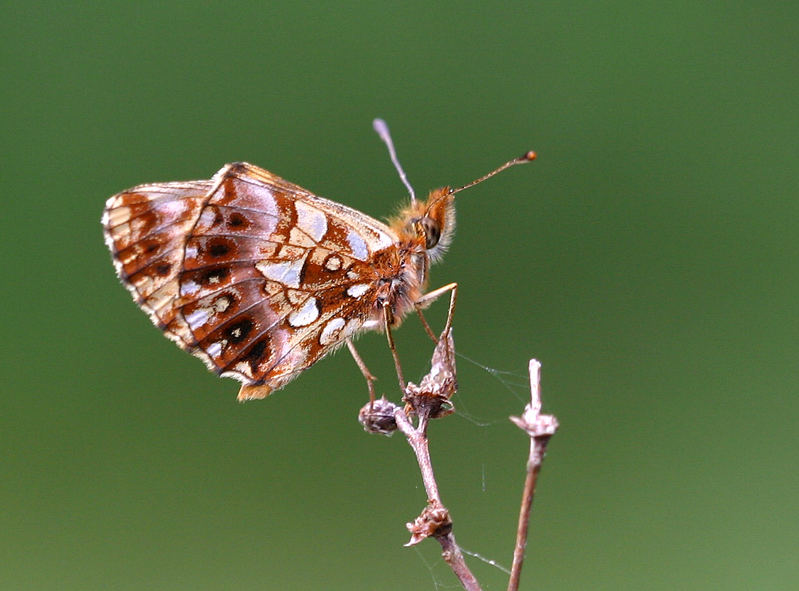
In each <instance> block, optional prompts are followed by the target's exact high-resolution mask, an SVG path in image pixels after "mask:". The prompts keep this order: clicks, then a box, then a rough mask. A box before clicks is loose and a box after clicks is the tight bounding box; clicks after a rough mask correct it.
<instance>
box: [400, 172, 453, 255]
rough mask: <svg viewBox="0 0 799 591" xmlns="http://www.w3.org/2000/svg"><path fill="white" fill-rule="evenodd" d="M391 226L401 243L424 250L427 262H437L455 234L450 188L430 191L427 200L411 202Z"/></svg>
mask: <svg viewBox="0 0 799 591" xmlns="http://www.w3.org/2000/svg"><path fill="white" fill-rule="evenodd" d="M393 226H394V228H395V229H396V230H397V231H398V233H399V234H400V236H401V237H402V238H403V239H404V240H406V241H410V242H412V243H414V244H415V245H416V246H417V247H418V248H419V249H422V250H424V251H425V252H426V254H427V257H428V258H429V260H430V262H435V261H437V260H439V259H440V258H441V257H442V256H443V255H444V253H445V252H446V250H447V248H448V247H449V245H450V243H451V242H452V237H453V235H454V233H455V202H454V198H453V195H452V194H451V192H450V188H449V187H443V188H441V189H435V190H433V191H431V192H430V195H429V196H428V198H427V201H418V200H417V201H413V202H412V203H411V204H410V205H409V206H408V207H406V208H405V209H404V210H403V211H402V212H400V214H399V216H398V217H397V219H395V221H394V224H393Z"/></svg>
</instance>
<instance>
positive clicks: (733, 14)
mask: <svg viewBox="0 0 799 591" xmlns="http://www.w3.org/2000/svg"><path fill="white" fill-rule="evenodd" d="M2 15H3V17H2V22H0V30H2V41H0V43H2V60H3V78H4V87H5V91H4V92H3V98H2V117H3V131H4V133H3V136H4V140H5V141H4V143H5V145H6V147H5V149H4V150H3V153H4V157H3V165H2V169H3V181H4V186H5V190H4V198H3V213H2V216H0V219H2V242H3V246H4V251H5V252H6V253H7V254H8V255H9V256H7V257H6V263H5V268H4V271H3V280H2V292H3V305H2V312H0V313H1V314H2V326H3V336H4V339H3V340H4V346H3V355H2V359H3V361H2V368H3V376H2V378H3V382H2V383H3V395H2V397H1V398H0V413H1V416H0V445H1V446H2V447H1V449H2V459H0V466H2V473H0V588H2V589H3V590H5V589H81V590H83V589H118V590H128V589H137V590H138V589H170V590H171V589H233V588H236V589H253V590H255V589H342V590H343V589H347V590H349V589H398V590H399V589H403V590H404V589H431V590H433V589H449V588H453V585H456V582H455V580H454V578H453V577H452V576H451V574H449V572H448V571H447V569H446V568H445V565H443V564H442V563H441V560H440V558H439V556H438V554H439V548H438V545H437V544H435V543H433V542H426V543H424V544H422V545H421V546H419V547H418V550H417V551H415V550H411V549H405V548H403V547H402V544H403V543H404V542H405V541H406V540H407V538H408V533H407V531H406V530H405V527H404V524H405V522H406V521H409V520H411V519H413V517H415V516H416V515H417V514H418V512H419V511H420V510H421V508H422V506H423V504H424V501H425V496H424V492H423V489H422V488H421V485H420V482H419V477H418V471H417V469H416V467H415V463H414V461H413V458H412V454H411V452H410V448H408V446H407V445H406V444H405V442H404V441H403V440H402V439H401V438H400V437H394V438H391V439H385V438H382V437H375V436H369V435H367V434H365V433H364V432H363V431H362V430H361V428H360V426H359V425H358V423H357V422H356V420H355V419H356V413H357V410H358V408H359V407H360V406H361V404H363V402H364V400H365V388H364V385H363V380H362V378H361V376H360V374H359V373H358V371H357V369H356V368H355V366H354V364H353V363H352V361H351V360H350V359H349V358H348V356H347V355H346V353H343V354H339V355H336V356H334V357H333V358H329V359H326V360H325V361H324V362H322V363H319V364H318V365H316V366H315V367H314V368H313V369H311V370H310V371H308V372H307V373H306V374H305V375H303V376H302V377H301V378H300V379H298V380H297V381H295V382H293V383H292V384H291V385H290V386H288V387H287V388H286V389H285V390H284V391H281V392H279V393H278V394H276V395H274V396H273V397H272V398H270V399H269V400H267V401H264V402H254V403H248V404H245V405H240V404H237V403H236V402H235V394H236V391H237V385H236V383H235V382H233V381H229V380H218V379H217V378H215V377H214V376H213V375H211V374H210V373H208V372H206V371H205V369H204V368H203V366H202V364H201V363H200V362H199V361H197V360H195V359H193V358H191V357H190V356H188V355H186V354H185V353H183V352H181V351H180V350H178V349H177V348H176V347H175V346H174V345H173V344H171V343H170V342H168V341H167V340H166V339H164V338H163V337H162V336H161V335H160V334H159V332H158V331H157V330H156V329H155V328H154V327H153V326H151V325H150V322H149V321H148V319H147V318H146V316H145V315H144V314H143V313H141V312H140V311H139V310H137V309H136V307H135V306H134V305H133V303H132V302H131V300H130V297H129V295H128V294H127V292H126V291H125V290H124V289H123V288H122V287H121V286H120V285H119V283H118V281H117V280H116V278H115V276H114V273H113V269H112V266H111V263H110V258H109V254H108V252H107V251H106V248H105V246H104V245H103V240H102V235H101V230H100V224H99V219H100V213H101V210H102V206H103V203H104V201H105V199H106V198H107V197H108V196H109V195H111V194H113V193H115V192H117V191H120V190H122V189H125V188H127V187H130V186H132V185H134V184H138V183H142V182H149V181H166V180H184V179H193V178H208V177H210V176H211V175H213V173H214V172H215V171H216V170H217V169H218V168H219V167H220V166H221V165H223V164H224V163H225V162H229V161H234V160H248V161H251V162H254V163H257V164H259V165H261V166H263V167H265V168H268V169H270V170H272V171H274V172H276V173H278V174H280V175H282V176H284V177H285V178H287V179H290V180H292V181H294V182H296V183H299V184H301V185H303V186H305V187H307V188H308V189H310V190H312V191H314V192H316V193H318V194H321V195H324V196H327V197H329V198H332V199H336V200H338V201H341V202H344V203H346V204H348V205H351V206H353V207H356V208H358V209H361V210H363V211H365V212H367V213H369V214H371V215H374V216H375V217H381V218H382V217H384V216H386V215H388V214H390V213H392V212H393V211H394V210H395V208H396V207H397V204H398V203H400V202H402V201H403V200H404V199H406V195H405V191H404V189H403V187H402V185H401V184H400V182H399V180H398V178H397V176H396V174H395V172H394V170H393V169H392V167H391V164H390V162H389V159H388V157H387V154H386V151H385V149H384V147H383V145H382V144H381V143H380V141H379V139H378V138H377V136H376V135H375V134H374V133H373V131H372V128H371V121H372V118H373V117H376V116H381V117H384V118H385V119H386V120H387V121H388V123H389V124H390V126H391V128H392V131H393V135H394V139H395V142H396V144H397V148H398V151H399V154H400V157H401V160H402V162H403V164H404V166H405V168H406V170H407V172H408V175H409V177H410V179H411V181H412V182H413V183H414V185H415V187H416V189H417V191H418V192H420V193H424V192H425V191H426V190H427V189H429V188H432V187H436V186H440V185H444V184H453V185H457V184H463V183H466V182H468V181H470V180H472V179H473V178H475V177H477V176H479V175H481V174H483V173H484V172H486V171H488V170H489V169H490V168H492V167H494V166H496V165H498V164H500V163H501V162H503V161H504V160H506V159H508V158H511V157H514V156H516V155H518V154H520V153H521V152H523V151H524V150H527V149H529V148H533V149H535V150H537V151H538V152H539V155H540V158H539V160H538V161H537V162H536V163H534V164H533V165H530V166H527V167H521V168H515V169H513V170H511V171H509V172H506V173H504V174H503V175H501V176H499V177H497V178H495V179H492V180H491V181H489V182H487V183H484V184H483V185H481V186H479V187H476V188H474V189H471V190H470V191H469V192H467V193H463V194H461V195H460V196H459V198H458V201H459V209H458V216H459V217H458V224H459V226H458V235H457V237H456V240H455V242H454V244H453V246H452V249H451V251H450V253H449V254H448V255H447V257H446V259H445V261H444V263H443V264H441V265H439V266H437V267H436V268H435V269H434V271H433V274H432V285H433V286H437V285H441V284H444V283H446V282H449V281H457V282H459V283H460V285H461V292H460V295H461V297H460V301H459V307H458V311H457V315H456V329H455V331H456V332H455V335H456V344H457V347H458V350H459V351H460V352H461V353H463V354H465V355H467V356H469V357H471V358H472V359H474V360H476V361H477V362H479V363H480V364H482V365H484V366H488V367H490V368H495V369H501V370H508V371H510V372H512V373H511V374H502V375H496V376H494V375H491V373H490V372H486V371H484V370H483V369H481V368H480V367H479V366H478V365H475V364H472V363H469V362H467V361H466V360H461V361H460V362H459V377H460V382H461V389H460V392H459V393H458V395H457V404H458V405H459V410H462V411H464V413H463V414H461V415H456V416H453V417H450V418H447V419H445V420H442V421H440V422H438V423H436V424H435V425H433V428H432V435H431V437H432V451H433V454H434V462H435V463H436V466H437V468H438V470H439V477H440V486H441V489H442V495H443V498H444V501H445V502H446V503H447V504H448V505H449V507H450V509H451V511H452V513H453V516H454V519H455V528H456V529H455V531H456V533H457V536H458V540H459V542H460V543H461V544H462V545H463V546H464V547H465V548H466V549H468V550H470V551H472V552H478V553H480V554H481V555H482V556H484V557H487V558H489V559H493V560H496V561H498V562H500V563H502V564H505V565H509V564H510V555H511V551H512V546H513V535H514V531H515V521H516V517H517V512H518V503H519V498H520V494H521V485H522V479H523V469H524V462H525V459H526V448H527V443H526V440H525V437H524V435H523V434H522V433H521V432H519V431H518V429H516V428H515V427H514V426H512V425H511V424H510V423H509V422H508V421H507V416H508V415H509V414H518V413H520V412H521V410H522V406H523V400H524V397H525V396H526V395H527V393H526V391H525V387H524V381H525V370H526V364H527V360H528V359H529V358H530V357H536V358H538V359H540V360H541V361H542V362H543V365H544V368H543V380H544V387H545V390H544V393H545V405H546V408H547V409H548V410H550V411H552V412H554V413H556V414H557V416H558V417H559V419H560V421H561V425H562V427H561V431H560V432H559V433H558V435H557V436H556V437H555V439H553V441H552V443H551V445H550V451H549V455H548V459H547V462H546V464H545V466H544V470H543V472H542V477H541V480H540V482H539V491H538V494H537V497H536V505H535V510H534V515H533V526H532V538H531V540H530V544H529V552H528V562H527V564H526V568H525V573H524V577H523V588H526V589H534V588H536V589H553V590H554V589H728V590H729V589H758V590H761V589H788V588H796V586H797V584H799V552H798V550H799V533H797V532H799V508H798V506H797V498H798V497H799V495H798V494H797V493H799V477H797V468H796V460H797V450H798V449H799V447H798V445H797V444H799V441H798V439H799V438H797V429H796V422H797V419H799V412H798V411H799V398H797V395H798V394H799V392H797V390H798V388H797V379H796V372H797V359H798V358H799V346H797V345H798V342H797V337H798V336H799V322H797V310H796V292H797V289H799V266H798V265H797V262H799V261H798V259H797V254H799V248H798V244H799V242H798V241H797V238H799V231H798V230H797V221H798V217H799V216H798V214H799V191H798V188H799V166H798V165H797V152H799V116H798V115H797V113H798V112H799V111H798V109H797V107H799V65H798V64H799V60H797V45H796V30H797V26H798V25H799V8H797V5H796V3H788V2H786V3H764V4H763V5H760V4H757V3H750V2H723V3H722V2H709V3H696V2H676V3H669V4H668V5H662V4H656V3H640V2H630V1H627V2H623V1H617V2H605V3H581V2H535V3H531V2H504V3H488V4H487V3H483V2H457V3H454V2H452V3H428V2H410V3H404V4H402V5H401V6H400V5H399V4H394V3H390V4H389V3H337V4H335V5H333V4H332V3H330V4H315V3H295V4H291V5H288V4H286V5H280V4H267V3H263V4H262V3H255V2H226V3H219V4H216V5H210V4H209V5H202V6H200V5H190V4H188V3H186V4H183V3H180V4H178V3H95V4H93V5H92V4H90V3H72V4H68V3H21V2H11V3H4V5H3V9H2ZM444 312H445V307H444V305H443V304H438V305H437V306H435V307H434V308H433V309H432V312H431V315H430V317H431V319H432V320H433V321H434V322H435V323H437V326H441V323H442V322H443V319H444ZM397 341H398V347H399V349H400V352H401V355H402V356H403V360H404V361H405V364H406V371H407V373H408V375H409V377H411V378H414V379H418V377H420V376H421V375H422V374H423V373H424V371H425V369H426V360H427V359H428V358H429V354H430V346H429V343H428V342H427V341H426V339H425V336H424V334H423V333H422V331H421V329H420V328H419V325H418V322H416V321H415V320H413V319H411V320H409V321H408V322H407V323H406V325H405V326H403V328H402V329H401V330H400V331H399V332H398V333H397ZM360 343H361V346H360V349H361V353H362V354H363V355H364V357H365V358H366V361H367V363H368V364H369V365H370V367H371V368H372V370H373V371H374V372H376V373H377V375H379V376H381V378H382V379H381V381H380V382H379V384H378V385H379V386H380V389H381V390H382V391H386V392H387V393H388V394H389V396H390V397H392V398H394V399H395V400H396V399H397V392H396V386H395V385H394V384H395V382H394V378H393V377H392V376H393V373H392V365H391V360H390V356H389V354H388V352H387V350H386V347H385V344H384V340H383V338H382V337H380V336H378V335H374V334H373V335H367V336H365V337H364V338H363V339H361V341H360ZM471 562H472V563H473V564H474V568H475V571H476V573H477V575H478V578H480V579H481V581H482V583H483V584H484V587H485V589H504V586H505V581H506V576H505V575H504V574H503V573H502V572H500V571H498V570H497V569H495V568H493V567H490V566H486V565H484V564H482V563H481V562H479V561H477V560H473V559H472V560H471Z"/></svg>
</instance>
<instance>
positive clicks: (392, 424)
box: [358, 396, 399, 435]
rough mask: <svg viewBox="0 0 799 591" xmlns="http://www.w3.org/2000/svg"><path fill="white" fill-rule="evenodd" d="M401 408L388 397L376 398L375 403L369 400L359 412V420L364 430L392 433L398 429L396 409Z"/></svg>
mask: <svg viewBox="0 0 799 591" xmlns="http://www.w3.org/2000/svg"><path fill="white" fill-rule="evenodd" d="M397 408H399V407H398V406H397V405H396V404H394V403H393V402H391V401H389V400H386V397H385V396H383V397H382V398H380V399H378V400H375V401H374V404H373V403H371V402H367V403H366V404H365V405H364V406H363V408H361V410H360V412H359V413H358V422H359V423H360V424H361V425H363V429H364V431H367V432H369V433H380V434H382V435H391V434H392V433H393V432H394V431H396V430H397V422H396V420H395V419H394V411H395V410H397Z"/></svg>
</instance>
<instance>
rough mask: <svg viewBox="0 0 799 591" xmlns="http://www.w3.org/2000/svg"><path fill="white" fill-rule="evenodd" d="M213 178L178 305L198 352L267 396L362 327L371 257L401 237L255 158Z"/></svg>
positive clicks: (190, 243)
mask: <svg viewBox="0 0 799 591" xmlns="http://www.w3.org/2000/svg"><path fill="white" fill-rule="evenodd" d="M214 187H215V189H214V191H213V192H212V193H211V194H210V195H209V198H208V200H207V201H206V204H205V206H204V207H203V210H202V212H201V213H200V216H199V218H198V220H197V223H196V224H195V226H194V227H193V229H192V230H191V232H190V234H189V236H188V237H187V240H186V248H185V258H184V261H183V269H182V272H181V274H180V279H179V283H180V300H179V306H180V310H181V314H182V317H183V318H184V319H185V322H186V324H187V325H188V327H189V330H190V331H191V333H192V337H193V341H194V343H195V344H196V348H197V349H198V350H199V351H198V353H199V352H202V354H200V355H199V356H200V357H202V358H204V359H206V360H207V361H210V363H209V366H210V367H211V368H212V369H214V370H215V371H216V372H217V373H219V374H221V375H223V376H228V377H234V378H236V379H238V380H240V381H242V382H243V383H244V384H245V385H255V386H260V388H259V389H258V392H259V394H258V395H259V396H264V395H266V394H267V393H268V392H270V391H271V390H273V389H276V388H279V387H281V386H283V385H284V384H285V383H287V382H288V381H289V380H290V379H292V378H293V377H294V376H295V375H296V374H297V373H299V372H300V371H302V370H304V369H306V368H307V367H309V366H310V365H312V364H313V363H314V362H316V361H318V360H319V359H320V358H321V357H322V356H324V355H325V354H326V353H328V352H329V351H331V350H333V349H334V348H335V347H336V346H337V345H339V344H340V343H342V342H343V341H344V339H345V338H346V337H347V336H349V335H351V334H352V333H354V332H355V331H357V330H358V329H360V328H361V327H362V325H363V323H364V322H365V321H366V320H367V319H368V317H369V315H370V313H371V310H372V308H373V303H374V298H373V297H372V298H371V299H370V294H371V292H373V290H374V283H375V281H376V275H375V272H374V268H373V267H372V266H371V265H370V264H367V262H366V261H365V260H362V259H369V258H371V257H372V253H373V252H376V251H377V250H378V249H380V248H385V247H384V245H383V242H385V244H386V245H388V246H393V242H388V239H389V238H390V236H391V231H390V230H389V229H388V228H386V227H385V226H383V225H382V224H380V222H377V221H375V220H372V219H371V218H368V217H367V216H364V215H363V214H358V217H354V221H353V219H350V217H351V216H347V213H346V212H342V211H340V210H334V209H332V208H331V207H329V206H328V203H332V202H328V201H327V200H323V199H321V198H319V197H316V196H314V195H313V194H311V193H309V192H308V191H306V190H304V189H302V188H301V187H298V186H296V185H293V184H292V183H289V182H287V181H285V180H283V179H281V178H280V177H277V176H275V175H273V174H271V173H269V172H267V171H265V170H262V169H260V168H258V167H254V166H252V165H248V164H234V165H229V166H227V167H225V168H223V169H222V170H221V171H220V172H219V173H218V174H217V176H216V177H215V178H214ZM339 207H343V206H339ZM345 209H348V208H345ZM333 211H336V214H335V215H334V214H333ZM351 211H354V210H351ZM361 218H365V219H364V220H363V221H362V219H361Z"/></svg>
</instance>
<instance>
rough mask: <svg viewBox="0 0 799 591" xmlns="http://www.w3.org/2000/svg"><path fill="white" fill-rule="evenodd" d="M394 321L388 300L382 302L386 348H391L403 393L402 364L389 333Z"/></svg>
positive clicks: (392, 336)
mask: <svg viewBox="0 0 799 591" xmlns="http://www.w3.org/2000/svg"><path fill="white" fill-rule="evenodd" d="M393 322H394V315H393V314H392V313H391V307H390V306H389V304H388V302H385V303H384V304H383V328H384V329H385V331H386V338H387V339H388V348H389V349H391V356H392V357H393V358H394V369H396V370H397V379H398V380H399V386H400V392H402V393H403V394H404V393H405V377H404V376H403V375H402V365H401V364H400V360H399V355H398V354H397V348H396V347H395V346H394V335H393V334H392V333H391V325H392V324H393Z"/></svg>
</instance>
